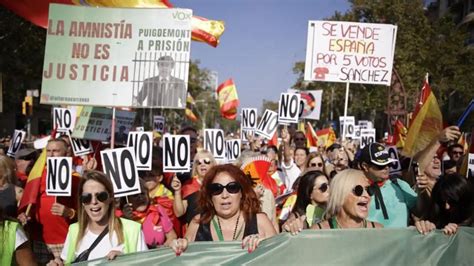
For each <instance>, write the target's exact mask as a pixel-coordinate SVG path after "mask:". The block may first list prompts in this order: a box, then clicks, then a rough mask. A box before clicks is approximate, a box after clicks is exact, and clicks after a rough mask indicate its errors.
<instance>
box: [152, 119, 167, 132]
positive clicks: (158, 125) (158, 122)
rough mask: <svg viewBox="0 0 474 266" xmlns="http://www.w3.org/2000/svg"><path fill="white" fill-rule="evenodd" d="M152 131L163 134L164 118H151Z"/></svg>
mask: <svg viewBox="0 0 474 266" xmlns="http://www.w3.org/2000/svg"><path fill="white" fill-rule="evenodd" d="M153 130H154V131H156V132H159V133H160V134H163V133H164V132H165V117H164V116H161V115H155V116H153Z"/></svg>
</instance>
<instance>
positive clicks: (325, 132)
mask: <svg viewBox="0 0 474 266" xmlns="http://www.w3.org/2000/svg"><path fill="white" fill-rule="evenodd" d="M316 136H317V139H318V145H320V146H321V145H323V146H325V147H326V148H328V147H329V146H331V145H332V144H334V142H335V141H336V132H334V129H332V127H328V128H324V129H321V130H318V131H316Z"/></svg>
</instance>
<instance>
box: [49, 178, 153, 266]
mask: <svg viewBox="0 0 474 266" xmlns="http://www.w3.org/2000/svg"><path fill="white" fill-rule="evenodd" d="M79 197H80V204H79V209H78V222H77V223H75V224H72V225H71V226H70V227H69V231H68V234H67V238H66V242H65V243H64V248H63V250H62V253H61V258H56V259H54V260H52V261H50V263H49V264H48V265H63V263H65V264H70V263H73V262H80V261H87V260H92V259H97V258H103V257H107V259H109V260H112V259H114V258H115V257H117V256H118V255H120V254H127V253H133V252H138V251H143V250H147V246H146V244H145V241H144V236H143V233H142V231H141V225H140V224H139V223H137V222H134V221H130V220H127V219H121V218H118V217H116V216H115V203H114V191H113V186H112V183H111V181H110V179H109V178H108V177H107V176H105V174H104V173H102V172H98V171H86V172H85V173H84V176H83V178H82V179H81V183H80V185H79Z"/></svg>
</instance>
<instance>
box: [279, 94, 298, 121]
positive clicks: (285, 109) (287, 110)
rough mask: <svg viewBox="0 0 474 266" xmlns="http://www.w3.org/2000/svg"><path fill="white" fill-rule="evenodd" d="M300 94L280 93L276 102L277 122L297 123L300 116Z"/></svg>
mask: <svg viewBox="0 0 474 266" xmlns="http://www.w3.org/2000/svg"><path fill="white" fill-rule="evenodd" d="M300 108H301V103H300V95H299V94H298V93H282V94H280V101H279V103H278V123H280V124H282V123H283V124H284V123H298V119H299V116H300Z"/></svg>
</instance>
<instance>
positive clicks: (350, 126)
mask: <svg viewBox="0 0 474 266" xmlns="http://www.w3.org/2000/svg"><path fill="white" fill-rule="evenodd" d="M339 123H340V130H341V131H340V134H341V136H342V134H343V132H344V125H346V138H354V136H355V118H354V117H353V116H346V117H344V116H340V117H339Z"/></svg>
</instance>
